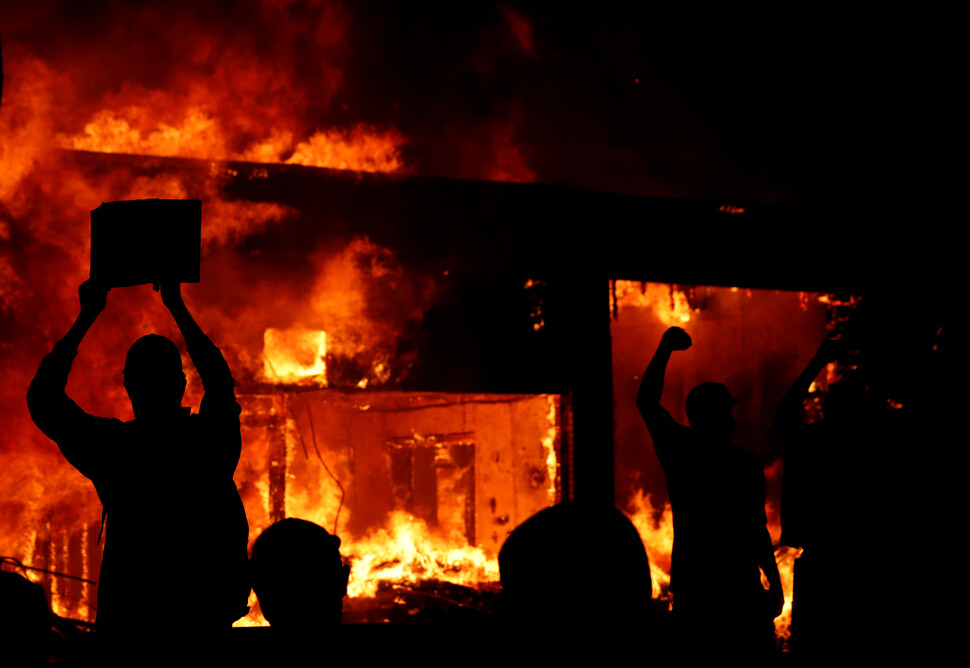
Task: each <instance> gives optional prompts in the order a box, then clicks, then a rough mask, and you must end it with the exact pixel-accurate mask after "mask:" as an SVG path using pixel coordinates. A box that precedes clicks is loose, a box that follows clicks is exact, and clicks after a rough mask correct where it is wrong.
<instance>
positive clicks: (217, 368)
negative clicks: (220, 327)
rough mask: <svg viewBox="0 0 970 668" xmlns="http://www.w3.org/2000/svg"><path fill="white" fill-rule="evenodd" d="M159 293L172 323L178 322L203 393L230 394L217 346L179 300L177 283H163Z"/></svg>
mask: <svg viewBox="0 0 970 668" xmlns="http://www.w3.org/2000/svg"><path fill="white" fill-rule="evenodd" d="M161 295H162V303H163V304H165V306H166V307H167V308H168V310H169V311H170V312H171V314H172V317H173V318H175V324H176V325H178V328H179V331H180V332H181V333H182V338H183V339H185V346H186V348H188V351H189V357H191V358H192V364H194V365H195V369H196V371H198V372H199V377H200V378H201V379H202V387H203V388H204V389H205V391H206V394H208V393H210V392H223V391H228V393H229V394H230V395H231V394H232V387H233V380H232V374H231V373H230V371H229V365H228V364H226V360H225V358H223V356H222V353H221V352H220V351H219V348H217V347H216V345H215V344H214V343H213V342H212V341H211V340H210V339H209V337H208V336H206V335H205V332H203V331H202V328H201V327H199V325H198V323H197V322H196V321H195V318H193V317H192V314H191V313H189V309H188V308H187V307H186V306H185V302H184V301H182V291H181V286H180V285H179V284H178V283H163V284H162V285H161Z"/></svg>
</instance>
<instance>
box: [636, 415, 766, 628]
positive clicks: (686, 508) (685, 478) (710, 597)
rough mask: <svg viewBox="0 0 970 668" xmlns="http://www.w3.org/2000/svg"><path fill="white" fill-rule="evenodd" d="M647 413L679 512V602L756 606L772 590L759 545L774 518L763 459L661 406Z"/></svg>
mask: <svg viewBox="0 0 970 668" xmlns="http://www.w3.org/2000/svg"><path fill="white" fill-rule="evenodd" d="M644 417H645V419H646V422H647V429H648V430H649V431H650V436H651V437H652V439H653V443H654V447H655V449H656V452H657V456H658V458H659V459H660V463H661V465H662V466H663V468H664V473H665V474H666V476H667V489H668V492H669V494H670V505H671V508H672V510H673V516H674V546H673V554H672V556H671V574H670V577H671V579H670V590H671V591H672V592H673V593H674V607H675V609H677V610H679V611H680V612H684V613H696V612H700V611H712V610H719V609H728V608H730V609H733V610H734V611H735V612H740V610H739V606H744V607H748V606H750V608H752V609H755V608H756V607H757V606H758V605H759V604H760V599H761V598H763V596H764V588H763V587H762V585H761V571H760V570H759V567H758V560H757V559H758V557H757V547H758V545H759V542H758V541H759V536H760V534H761V533H762V532H763V531H764V528H765V522H766V521H767V518H766V517H765V510H764V502H765V478H764V473H763V471H762V468H761V463H760V461H759V460H758V458H757V457H756V456H755V455H754V454H753V453H750V452H747V451H745V450H742V449H741V448H738V447H737V446H735V445H733V444H731V443H729V442H726V441H725V442H720V443H710V442H706V441H705V440H704V439H702V438H701V437H700V436H698V434H697V433H695V432H694V431H693V430H692V429H690V428H688V427H685V426H683V425H680V424H678V423H677V422H675V421H674V419H673V418H672V417H671V416H670V414H669V413H668V412H667V411H666V410H664V409H663V408H662V407H660V406H656V407H654V408H653V409H652V410H651V411H650V412H648V413H647V414H646V415H645V416H644Z"/></svg>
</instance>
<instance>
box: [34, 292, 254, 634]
mask: <svg viewBox="0 0 970 668" xmlns="http://www.w3.org/2000/svg"><path fill="white" fill-rule="evenodd" d="M78 294H79V296H80V301H81V312H80V314H79V315H78V317H77V320H76V321H75V323H74V325H73V326H72V327H71V329H70V331H68V333H67V335H66V336H65V337H64V338H63V339H61V340H60V341H59V342H58V343H56V344H55V345H54V349H53V351H51V353H49V354H48V355H47V357H45V358H44V360H43V362H41V365H40V368H39V369H38V370H37V374H36V376H35V377H34V380H33V382H31V384H30V389H29V390H28V392H27V404H28V407H29V408H30V414H31V417H32V418H33V420H34V422H35V423H36V424H37V426H38V427H39V428H40V429H41V431H43V432H44V433H45V434H46V435H47V436H49V437H50V438H51V439H52V440H54V442H55V443H57V446H58V447H59V448H60V450H61V452H62V453H63V454H64V457H65V458H67V460H68V462H70V463H71V464H72V465H73V466H74V467H75V468H76V469H77V470H78V471H80V472H81V473H82V474H83V475H84V476H85V477H87V478H89V479H90V480H91V481H92V482H93V483H94V487H95V489H96V490H97V492H98V497H99V498H100V499H101V503H102V505H103V507H104V513H105V518H106V524H105V530H106V535H105V545H104V556H103V559H102V564H101V576H100V581H99V583H98V616H97V628H98V631H99V634H104V633H107V634H109V635H108V637H109V638H112V639H113V641H114V642H116V643H117V642H123V643H133V642H138V639H139V638H141V637H145V636H147V633H146V631H147V630H148V629H150V628H151V627H152V625H157V624H159V623H160V622H162V621H164V622H165V623H166V624H171V625H174V628H175V635H173V636H172V637H174V638H178V637H179V636H182V637H185V636H186V635H189V636H194V637H211V635H212V634H213V632H218V631H219V630H222V629H225V630H228V629H229V627H230V626H231V624H232V622H233V621H234V620H236V619H238V618H239V617H241V616H243V615H244V614H246V612H247V610H248V608H247V607H246V603H247V599H248V596H249V589H250V588H249V584H248V581H247V578H246V568H247V555H246V544H247V540H248V533H249V527H248V523H247V520H246V512H245V510H244V509H243V505H242V501H241V500H240V498H239V493H238V492H237V490H236V486H235V484H234V483H233V480H232V476H233V472H234V471H235V468H236V464H237V463H238V461H239V455H240V447H241V437H240V432H239V413H240V407H239V404H238V403H237V402H236V398H235V394H234V393H233V379H232V376H231V375H230V372H229V366H228V365H227V364H226V362H225V360H224V359H223V357H222V354H221V353H220V352H219V349H218V348H216V346H215V345H214V344H213V343H212V341H210V340H209V338H208V337H207V336H206V335H205V334H204V333H203V332H202V330H201V329H200V328H199V326H198V325H197V324H196V322H195V320H194V319H193V318H192V316H191V315H190V314H189V311H188V309H187V308H186V307H185V304H184V302H183V301H182V295H181V292H180V287H179V285H178V284H177V283H176V284H163V285H162V286H161V297H162V302H163V303H164V304H165V306H166V307H168V309H169V311H170V312H171V313H172V316H173V317H174V318H175V322H176V324H177V325H178V327H179V330H180V331H181V333H182V336H183V337H184V339H185V343H186V347H187V348H188V352H189V356H190V357H191V358H192V362H193V364H194V365H195V368H196V370H197V371H198V372H199V376H200V377H201V379H202V385H203V387H204V389H205V395H204V397H203V399H202V403H201V406H200V408H199V413H198V414H197V415H191V414H190V409H189V408H183V407H182V405H181V403H182V395H183V393H184V391H185V374H184V373H183V371H182V359H181V355H180V354H179V351H178V348H177V347H176V346H175V344H174V343H172V341H170V340H169V339H167V338H165V337H163V336H159V335H156V334H150V335H148V336H145V337H142V338H141V339H138V340H137V341H136V342H135V343H134V344H133V345H132V346H131V349H130V350H129V351H128V355H127V357H126V359H125V368H124V386H125V389H126V390H127V391H128V396H129V398H130V399H131V405H132V409H133V411H134V414H135V419H134V420H132V421H130V422H122V421H120V420H117V419H113V418H102V417H95V416H93V415H89V414H87V413H85V412H84V411H83V410H82V409H81V408H80V407H79V406H78V405H77V404H76V403H74V401H72V400H71V399H70V397H68V396H67V394H66V393H65V386H66V384H67V377H68V373H69V372H70V370H71V364H72V362H73V360H74V357H75V356H76V355H77V348H78V345H79V344H80V343H81V340H82V339H83V337H84V335H85V334H86V333H87V331H88V329H89V328H90V326H91V325H92V324H93V323H94V321H95V319H96V318H97V317H98V315H99V314H100V313H101V312H102V311H103V310H104V307H105V303H106V300H107V290H105V289H104V288H101V287H99V286H98V285H96V284H94V283H92V282H91V281H86V282H85V283H83V284H82V285H81V287H80V289H79V290H78ZM103 519H104V518H103ZM143 651H149V650H147V649H143Z"/></svg>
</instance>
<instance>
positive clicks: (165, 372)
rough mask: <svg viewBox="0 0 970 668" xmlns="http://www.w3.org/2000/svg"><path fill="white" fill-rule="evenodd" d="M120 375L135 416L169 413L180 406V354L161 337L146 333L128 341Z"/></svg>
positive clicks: (182, 384)
mask: <svg viewBox="0 0 970 668" xmlns="http://www.w3.org/2000/svg"><path fill="white" fill-rule="evenodd" d="M124 374H125V389H126V390H128V398H130V399H131V407H132V409H133V410H134V412H135V417H136V418H137V417H151V416H153V415H164V414H168V413H172V412H174V411H176V410H177V409H178V408H179V407H180V406H181V405H182V395H184V394H185V373H183V371H182V355H181V354H179V349H178V348H177V347H176V345H175V344H174V343H172V341H171V340H169V339H167V338H165V337H164V336H160V335H159V334H149V335H147V336H143V337H141V338H140V339H138V340H137V341H135V342H134V343H133V344H131V348H129V349H128V355H127V357H125V371H124Z"/></svg>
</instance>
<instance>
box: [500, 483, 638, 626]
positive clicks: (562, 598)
mask: <svg viewBox="0 0 970 668" xmlns="http://www.w3.org/2000/svg"><path fill="white" fill-rule="evenodd" d="M498 564H499V571H500V574H501V579H502V598H501V607H500V612H501V614H502V616H503V617H505V618H506V619H509V620H511V621H512V622H513V623H518V622H520V621H521V622H523V623H525V624H528V628H532V627H533V626H535V625H536V624H542V623H552V624H563V623H565V624H568V625H570V626H580V627H585V626H595V627H602V626H603V625H613V624H620V625H624V624H625V623H627V622H641V623H642V622H643V621H645V620H646V619H647V613H648V611H649V610H650V594H651V580H650V562H649V561H648V559H647V553H646V550H644V547H643V541H642V540H641V539H640V535H639V534H638V533H637V530H636V527H634V526H633V524H632V523H631V522H630V520H628V519H627V518H626V516H624V515H623V513H621V512H620V511H619V510H617V509H616V508H613V507H610V506H591V505H584V504H578V503H576V502H574V501H569V502H565V503H561V504H559V505H556V506H552V507H551V508H546V509H545V510H542V511H539V512H538V513H536V514H535V515H533V516H532V517H530V518H529V519H527V520H526V521H525V522H523V523H522V524H521V525H519V527H518V528H516V529H515V531H513V532H512V534H511V535H510V536H509V537H508V539H507V540H506V541H505V544H504V545H503V546H502V550H501V551H500V552H499V555H498Z"/></svg>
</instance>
